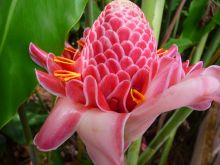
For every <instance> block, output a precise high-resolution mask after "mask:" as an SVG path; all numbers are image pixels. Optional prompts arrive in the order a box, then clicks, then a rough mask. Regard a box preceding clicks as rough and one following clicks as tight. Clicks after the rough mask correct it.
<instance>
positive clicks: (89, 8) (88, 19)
mask: <svg viewBox="0 0 220 165" xmlns="http://www.w3.org/2000/svg"><path fill="white" fill-rule="evenodd" d="M93 20H94V18H93V0H88V3H87V5H86V10H85V23H86V27H91V26H92V24H93Z"/></svg>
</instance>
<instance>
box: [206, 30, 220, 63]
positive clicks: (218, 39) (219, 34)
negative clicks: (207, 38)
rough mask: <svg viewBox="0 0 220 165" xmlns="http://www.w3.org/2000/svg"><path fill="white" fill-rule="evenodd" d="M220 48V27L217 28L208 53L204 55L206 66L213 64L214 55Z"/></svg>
mask: <svg viewBox="0 0 220 165" xmlns="http://www.w3.org/2000/svg"><path fill="white" fill-rule="evenodd" d="M219 46H220V26H218V27H217V30H216V31H215V34H214V37H213V39H212V41H211V43H210V45H209V47H208V49H207V51H206V52H205V54H204V59H203V60H204V61H205V66H208V65H210V64H211V62H212V61H213V60H212V59H213V54H214V53H215V51H216V50H217V49H218V47H219Z"/></svg>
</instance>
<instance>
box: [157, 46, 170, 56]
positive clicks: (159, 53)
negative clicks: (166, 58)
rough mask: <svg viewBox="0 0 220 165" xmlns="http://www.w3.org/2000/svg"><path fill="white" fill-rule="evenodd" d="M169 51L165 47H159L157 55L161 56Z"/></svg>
mask: <svg viewBox="0 0 220 165" xmlns="http://www.w3.org/2000/svg"><path fill="white" fill-rule="evenodd" d="M167 52H168V50H165V49H163V48H161V49H158V50H157V55H158V56H159V57H162V56H163V55H164V54H166V53H167Z"/></svg>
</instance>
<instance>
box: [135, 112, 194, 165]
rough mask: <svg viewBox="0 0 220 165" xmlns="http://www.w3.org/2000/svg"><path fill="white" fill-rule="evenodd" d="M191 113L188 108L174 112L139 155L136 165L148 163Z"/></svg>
mask: <svg viewBox="0 0 220 165" xmlns="http://www.w3.org/2000/svg"><path fill="white" fill-rule="evenodd" d="M191 113H192V110H190V109H188V108H181V109H180V110H177V111H176V112H174V114H173V115H172V116H171V118H170V119H169V120H168V121H167V123H166V124H165V126H164V127H163V128H162V129H161V130H160V132H159V133H158V134H157V135H156V136H155V138H154V139H153V140H152V141H151V142H150V144H149V145H148V147H147V149H146V150H145V151H144V152H143V153H142V154H141V155H140V158H139V160H138V164H139V165H144V164H145V163H146V162H148V161H149V160H150V159H151V158H152V156H153V155H154V154H155V153H156V151H157V150H158V149H159V148H160V147H161V146H162V145H163V143H164V142H165V141H166V140H167V139H168V138H169V137H170V134H171V133H172V132H173V130H176V129H177V128H178V127H179V126H180V125H181V124H182V122H183V121H184V120H185V119H186V118H187V117H188V116H189V115H190V114H191Z"/></svg>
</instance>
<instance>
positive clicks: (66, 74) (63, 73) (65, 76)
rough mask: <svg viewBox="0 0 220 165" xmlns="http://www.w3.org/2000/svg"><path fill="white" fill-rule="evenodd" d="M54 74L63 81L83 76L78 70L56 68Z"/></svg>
mask: <svg viewBox="0 0 220 165" xmlns="http://www.w3.org/2000/svg"><path fill="white" fill-rule="evenodd" d="M54 76H56V77H58V78H60V79H61V80H63V81H69V80H71V79H75V78H78V77H80V76H81V74H80V73H77V72H71V71H68V70H56V71H55V72H54Z"/></svg>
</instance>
